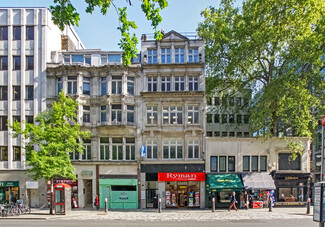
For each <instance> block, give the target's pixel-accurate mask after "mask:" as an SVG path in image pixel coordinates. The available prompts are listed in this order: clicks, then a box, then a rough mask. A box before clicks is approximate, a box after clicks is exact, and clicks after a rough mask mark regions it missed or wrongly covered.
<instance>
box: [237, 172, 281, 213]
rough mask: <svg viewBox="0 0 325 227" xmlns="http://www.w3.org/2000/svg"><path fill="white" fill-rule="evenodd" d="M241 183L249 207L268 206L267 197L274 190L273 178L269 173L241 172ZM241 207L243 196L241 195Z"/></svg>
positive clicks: (242, 205)
mask: <svg viewBox="0 0 325 227" xmlns="http://www.w3.org/2000/svg"><path fill="white" fill-rule="evenodd" d="M242 179H243V184H244V187H245V190H246V191H247V194H248V196H249V206H250V208H263V207H268V198H269V196H270V195H272V194H274V192H275V189H276V187H275V185H274V180H273V178H272V176H271V174H270V173H251V172H250V173H242ZM240 201H241V204H240V205H241V207H244V203H245V201H244V198H243V196H242V197H241V200H240Z"/></svg>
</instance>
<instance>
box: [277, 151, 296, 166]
mask: <svg viewBox="0 0 325 227" xmlns="http://www.w3.org/2000/svg"><path fill="white" fill-rule="evenodd" d="M290 155H291V154H290V153H281V154H279V170H301V156H300V155H298V156H297V158H296V159H295V160H291V159H290Z"/></svg>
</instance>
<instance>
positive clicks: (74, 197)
mask: <svg viewBox="0 0 325 227" xmlns="http://www.w3.org/2000/svg"><path fill="white" fill-rule="evenodd" d="M53 183H54V185H56V184H67V185H70V187H71V203H72V204H71V207H72V208H78V207H79V206H78V204H79V203H78V201H79V199H78V180H75V181H73V180H72V179H54V180H53Z"/></svg>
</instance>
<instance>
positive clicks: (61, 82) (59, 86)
mask: <svg viewBox="0 0 325 227" xmlns="http://www.w3.org/2000/svg"><path fill="white" fill-rule="evenodd" d="M57 84H58V94H59V93H60V92H61V91H62V89H63V80H62V77H59V78H58V80H57Z"/></svg>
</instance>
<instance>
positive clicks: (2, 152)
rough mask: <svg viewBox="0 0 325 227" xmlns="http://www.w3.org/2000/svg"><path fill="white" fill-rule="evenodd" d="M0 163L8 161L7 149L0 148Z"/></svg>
mask: <svg viewBox="0 0 325 227" xmlns="http://www.w3.org/2000/svg"><path fill="white" fill-rule="evenodd" d="M0 161H8V147H4V146H1V147H0Z"/></svg>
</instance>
